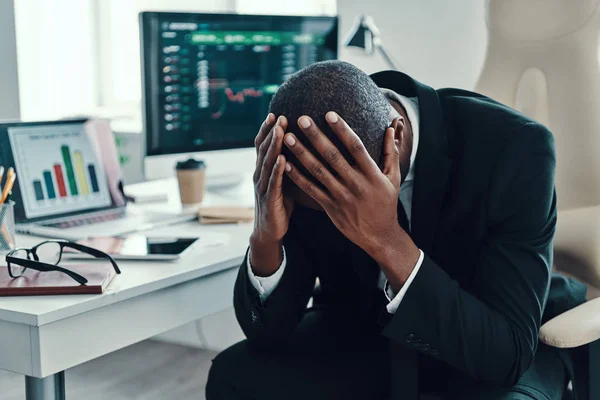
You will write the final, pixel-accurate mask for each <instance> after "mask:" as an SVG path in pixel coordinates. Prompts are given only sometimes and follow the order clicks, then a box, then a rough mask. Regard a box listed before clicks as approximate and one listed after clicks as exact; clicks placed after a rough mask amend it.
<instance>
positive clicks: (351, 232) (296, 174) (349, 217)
mask: <svg viewBox="0 0 600 400" xmlns="http://www.w3.org/2000/svg"><path fill="white" fill-rule="evenodd" d="M326 117H327V121H328V124H329V126H330V127H331V129H332V130H333V131H334V132H335V133H336V134H337V136H338V137H339V139H340V141H341V142H342V143H343V144H344V145H345V146H346V147H347V148H348V150H349V152H350V154H351V156H352V158H353V159H354V161H355V163H356V166H350V165H349V164H348V162H347V161H346V159H345V158H344V157H343V155H342V154H341V153H340V151H339V150H338V149H337V148H336V147H335V145H334V144H333V143H332V142H331V141H330V140H329V139H328V138H327V137H326V136H325V135H324V134H323V133H322V132H321V130H320V129H319V128H318V127H317V126H316V124H315V123H314V121H312V119H310V118H309V117H306V116H303V117H300V119H299V120H298V126H299V127H300V129H302V131H303V132H304V134H305V135H306V137H307V138H308V139H309V140H310V141H311V143H312V145H313V146H314V147H315V149H316V150H317V151H318V152H319V154H320V155H321V156H322V157H323V159H324V160H325V161H326V162H327V163H328V164H329V167H328V166H325V165H323V164H322V163H321V162H320V161H319V160H318V159H317V157H315V156H314V155H313V154H312V153H311V152H310V151H309V150H307V149H306V148H305V147H304V146H303V145H302V143H301V142H299V141H298V139H297V138H296V137H295V136H294V135H293V134H291V133H288V134H286V136H285V143H286V146H288V147H289V149H290V150H291V151H292V152H293V153H294V154H295V156H296V157H297V158H298V160H299V161H300V163H302V165H303V166H304V167H305V168H306V169H307V170H308V171H310V173H311V174H312V175H313V176H314V178H316V180H318V181H319V182H320V183H321V184H322V185H323V187H324V188H325V189H322V188H321V187H319V185H317V184H315V183H314V182H313V181H311V180H309V179H307V178H306V177H305V176H303V175H302V173H301V172H300V170H299V169H298V168H294V166H293V165H292V164H291V163H289V162H288V163H286V172H287V174H288V176H289V177H290V179H291V180H292V181H294V183H295V184H296V185H297V186H298V187H300V188H301V189H302V190H303V191H304V192H306V193H307V194H308V195H309V196H311V197H312V198H313V199H314V200H315V201H317V202H318V203H319V204H320V205H321V207H323V209H324V210H325V212H327V215H329V218H330V219H331V220H332V222H333V223H334V224H335V226H336V227H337V228H338V229H339V230H340V232H342V234H344V236H346V237H347V238H348V239H349V240H351V241H352V242H354V243H355V244H356V245H358V246H359V247H361V248H362V249H363V250H365V251H366V252H367V253H368V254H369V255H370V256H371V257H372V258H373V259H375V261H377V262H378V263H379V264H380V265H381V267H382V269H383V271H384V273H385V274H386V276H387V277H388V280H389V281H390V283H391V284H392V288H393V289H394V290H398V289H399V287H401V286H402V285H403V284H404V282H405V281H406V279H408V276H409V275H410V272H411V271H412V269H413V268H414V266H415V264H416V262H417V260H418V258H419V255H420V253H419V250H418V248H417V247H416V246H415V244H414V243H413V242H412V240H411V239H410V237H409V236H408V234H407V233H406V232H404V230H403V229H402V228H401V227H400V225H399V223H398V209H397V207H398V201H399V200H398V196H399V193H400V182H401V174H400V154H399V145H398V144H397V143H396V141H395V133H396V131H398V132H399V133H400V138H402V134H403V132H404V122H403V120H399V119H396V120H394V122H393V123H392V127H390V128H388V129H387V130H386V132H385V141H384V165H383V170H380V169H379V167H378V165H377V164H376V163H375V161H373V159H372V158H371V156H370V155H369V153H368V152H367V150H366V149H365V147H364V145H363V143H362V141H361V140H360V138H359V137H358V136H357V135H356V134H355V133H354V132H353V131H352V129H351V128H350V127H349V126H348V125H347V124H346V122H345V121H343V120H342V119H341V118H340V117H339V116H338V115H337V114H336V113H334V112H329V113H327V116H326ZM392 275H393V276H392Z"/></svg>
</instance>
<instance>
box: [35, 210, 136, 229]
mask: <svg viewBox="0 0 600 400" xmlns="http://www.w3.org/2000/svg"><path fill="white" fill-rule="evenodd" d="M121 218H125V213H124V212H117V213H114V212H113V213H106V214H96V215H86V216H82V217H78V218H70V219H68V220H62V221H54V222H46V223H40V224H39V225H41V226H46V227H50V228H60V229H65V228H75V227H78V226H84V225H92V224H99V223H102V222H108V221H114V220H117V219H121Z"/></svg>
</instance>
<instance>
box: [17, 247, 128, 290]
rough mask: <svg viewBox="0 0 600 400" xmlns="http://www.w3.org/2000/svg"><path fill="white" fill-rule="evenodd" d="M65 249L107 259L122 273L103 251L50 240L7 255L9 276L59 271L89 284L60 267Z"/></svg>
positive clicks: (117, 271)
mask: <svg viewBox="0 0 600 400" xmlns="http://www.w3.org/2000/svg"><path fill="white" fill-rule="evenodd" d="M65 247H70V248H72V249H75V250H77V251H80V252H82V253H86V254H89V255H91V256H93V257H95V258H104V259H107V260H108V261H109V262H110V263H111V264H112V266H113V268H114V269H115V272H116V273H117V274H120V273H121V270H119V267H118V266H117V263H116V262H115V260H113V258H112V257H111V256H109V255H108V254H106V253H104V252H103V251H100V250H96V249H94V248H92V247H88V246H84V245H81V244H79V243H73V242H67V241H60V240H48V241H45V242H42V243H40V244H38V245H37V246H34V247H32V248H30V249H28V248H19V249H15V250H13V251H11V252H10V253H8V254H7V255H6V265H7V267H8V274H9V275H10V276H11V277H12V278H18V277H20V276H21V275H23V273H24V272H25V271H26V270H27V269H28V268H30V269H34V270H36V271H41V272H47V271H59V272H62V273H64V274H67V275H69V276H70V277H71V278H73V279H74V280H76V281H77V282H78V283H79V284H81V285H85V284H86V283H87V282H88V280H87V279H86V278H84V277H83V276H81V275H79V274H78V273H76V272H73V271H71V270H69V269H67V268H63V267H59V266H58V263H59V262H60V260H61V259H62V255H63V250H64V248H65Z"/></svg>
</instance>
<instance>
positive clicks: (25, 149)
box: [0, 120, 125, 223]
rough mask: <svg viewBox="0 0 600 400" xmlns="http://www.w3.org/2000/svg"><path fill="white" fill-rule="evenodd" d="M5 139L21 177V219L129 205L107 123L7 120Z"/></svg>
mask: <svg viewBox="0 0 600 400" xmlns="http://www.w3.org/2000/svg"><path fill="white" fill-rule="evenodd" d="M2 128H4V129H2ZM2 136H4V138H2ZM6 139H8V144H10V153H11V154H10V156H11V158H12V160H11V161H12V163H9V164H12V165H13V166H14V168H15V170H16V172H17V177H18V178H17V179H18V188H17V187H15V188H16V189H17V190H15V189H13V199H14V200H15V202H16V203H17V204H16V210H15V211H16V212H15V214H16V219H17V222H21V223H22V222H29V221H39V220H46V219H53V218H57V217H63V216H69V215H77V214H81V213H84V212H89V211H98V210H103V209H108V208H113V207H120V206H123V205H125V200H124V198H123V195H122V193H121V190H120V188H119V185H120V180H121V177H120V169H119V158H118V155H117V151H116V146H115V143H114V137H113V134H112V131H111V130H110V126H109V125H108V122H107V121H103V120H90V121H85V120H80V121H66V122H62V123H61V122H55V123H19V124H4V125H2V126H0V143H1V144H6ZM5 166H6V165H5ZM15 192H18V193H15Z"/></svg>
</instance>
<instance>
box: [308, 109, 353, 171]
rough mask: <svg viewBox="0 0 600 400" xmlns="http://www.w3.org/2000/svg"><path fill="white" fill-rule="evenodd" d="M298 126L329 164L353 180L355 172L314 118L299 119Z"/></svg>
mask: <svg viewBox="0 0 600 400" xmlns="http://www.w3.org/2000/svg"><path fill="white" fill-rule="evenodd" d="M298 126H299V127H300V129H302V132H303V133H304V134H305V135H306V137H307V138H308V140H310V142H311V143H312V145H313V146H314V147H315V149H316V150H317V151H318V152H319V154H320V155H321V156H322V157H323V159H325V161H327V163H328V164H329V165H330V166H331V167H332V168H333V169H334V170H335V171H336V172H337V173H338V174H339V175H340V176H341V177H342V178H343V179H345V180H351V175H352V174H353V173H354V172H355V171H354V169H353V168H352V167H350V165H349V164H348V162H347V161H346V159H345V158H344V156H343V155H342V153H340V151H339V149H338V148H337V147H336V146H335V145H334V144H333V143H332V142H331V140H329V138H327V136H325V134H324V133H323V132H322V131H321V129H319V127H318V126H317V124H315V122H314V121H313V120H312V118H310V117H307V116H302V117H300V118H299V119H298Z"/></svg>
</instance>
